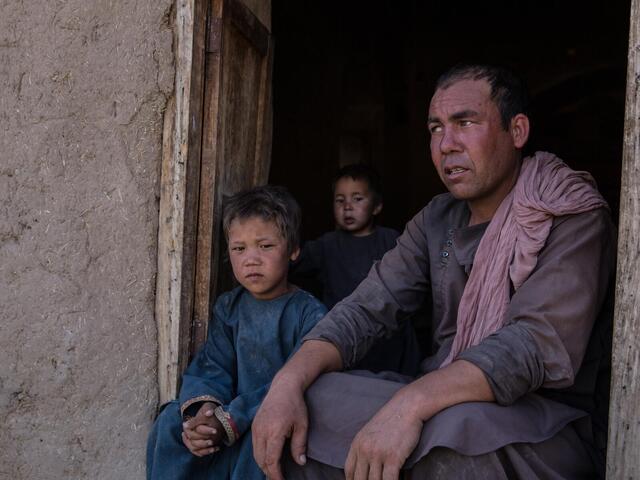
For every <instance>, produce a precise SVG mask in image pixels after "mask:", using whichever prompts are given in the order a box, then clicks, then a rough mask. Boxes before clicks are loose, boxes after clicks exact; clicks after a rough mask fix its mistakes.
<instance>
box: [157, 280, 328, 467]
mask: <svg viewBox="0 0 640 480" xmlns="http://www.w3.org/2000/svg"><path fill="white" fill-rule="evenodd" d="M325 313H326V308H325V307H324V305H322V304H321V303H320V302H319V301H318V300H317V299H316V298H315V297H313V296H312V295H310V294H309V293H307V292H305V291H304V290H298V289H296V290H295V291H293V292H290V293H287V294H286V295H282V296H280V297H278V298H275V299H273V300H257V299H255V298H254V297H253V296H252V295H251V294H250V293H249V292H248V291H247V290H245V289H244V288H242V287H238V288H236V289H234V290H233V291H231V292H228V293H225V294H224V295H221V296H220V298H219V299H218V300H217V301H216V304H215V307H214V313H213V319H212V321H211V322H210V325H211V326H210V328H209V332H208V335H207V341H206V343H205V344H204V346H203V348H202V350H200V352H198V354H197V356H196V358H195V359H194V360H193V362H192V363H191V364H190V365H189V367H188V368H187V370H186V372H185V374H184V376H183V379H182V387H181V389H180V396H179V402H171V403H170V404H169V405H168V406H167V407H166V408H165V409H164V410H163V411H162V412H161V414H160V415H159V417H158V419H157V420H156V423H155V425H154V429H153V431H152V433H151V435H150V436H149V444H148V446H147V478H149V479H165V478H166V479H178V478H184V479H195V478H226V479H238V480H249V479H262V478H264V475H263V473H262V471H261V470H260V469H259V467H258V465H257V464H256V463H255V461H254V459H253V449H252V446H251V433H250V431H249V430H250V428H251V422H252V421H253V417H254V416H255V414H256V411H257V410H258V408H259V407H260V404H261V402H262V400H263V398H264V396H265V395H266V393H267V390H268V389H269V385H270V384H271V380H272V379H273V377H274V375H275V374H276V372H277V371H278V370H279V369H280V368H281V367H282V366H283V365H284V363H285V362H286V361H287V359H288V358H289V357H290V356H291V354H293V352H294V351H295V349H296V348H297V347H298V345H299V343H300V340H301V339H302V337H303V336H304V335H305V334H306V333H308V332H309V330H310V329H311V328H312V327H313V326H314V325H315V324H316V323H317V322H318V320H320V318H322V317H323V316H324V314H325ZM205 401H211V402H215V403H217V404H218V405H220V406H221V408H222V410H223V411H224V412H225V414H226V418H227V420H228V426H229V427H231V428H232V430H233V436H234V437H235V439H232V441H231V442H227V443H228V444H227V445H226V446H225V447H223V449H222V450H221V451H220V452H218V453H215V454H213V455H209V456H207V457H205V458H202V459H200V458H198V457H195V456H194V455H192V454H191V452H190V451H189V450H188V449H187V448H186V447H185V446H184V444H183V443H182V440H181V438H180V435H181V432H182V421H183V415H193V414H195V413H196V412H197V410H198V408H199V407H200V406H201V405H202V402H205ZM216 416H218V415H216ZM218 418H219V417H218ZM225 430H226V428H225ZM229 443H231V444H230V445H229Z"/></svg>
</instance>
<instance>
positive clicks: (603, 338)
mask: <svg viewBox="0 0 640 480" xmlns="http://www.w3.org/2000/svg"><path fill="white" fill-rule="evenodd" d="M469 216H470V212H469V210H468V208H467V206H466V203H464V202H461V201H457V200H455V199H454V198H453V197H452V196H451V195H450V194H443V195H439V196H437V197H435V198H434V199H433V200H432V202H430V203H429V205H427V207H425V208H424V209H423V210H422V211H421V212H420V213H418V214H417V215H416V216H415V217H414V218H413V219H412V220H411V221H410V222H409V223H408V224H407V227H406V229H405V231H404V233H403V234H402V235H401V236H400V237H399V239H398V245H397V247H396V248H395V249H393V250H391V251H389V252H388V253H387V254H386V255H385V256H384V258H383V259H382V260H381V261H380V262H379V263H377V264H376V265H375V266H374V268H372V270H371V272H370V273H369V275H368V277H367V278H366V279H365V280H364V281H363V282H362V284H361V285H360V286H359V287H358V289H357V290H356V291H355V292H354V293H353V294H352V295H350V296H349V297H347V298H346V299H344V300H343V301H342V302H340V303H338V304H337V305H336V306H335V308H333V309H332V310H331V311H330V312H329V314H328V315H327V316H326V317H325V318H324V319H323V320H321V321H320V323H318V325H317V326H316V327H315V328H314V329H313V330H312V331H311V332H310V333H309V334H308V335H307V336H306V337H305V340H309V339H319V340H326V341H330V342H331V343H333V344H334V345H335V346H336V347H337V348H338V350H339V351H340V353H341V355H342V359H343V362H344V366H345V368H347V369H348V368H349V367H350V366H351V365H353V364H354V363H355V362H357V361H358V360H359V359H360V358H362V356H363V355H364V354H365V353H366V352H367V351H368V349H369V348H370V347H371V345H372V344H374V343H375V342H376V341H377V339H378V338H381V337H383V336H384V335H385V334H386V333H387V331H388V330H394V329H396V328H397V324H398V320H399V319H401V318H403V317H404V316H406V315H409V314H410V313H411V312H414V311H415V310H417V309H418V308H419V307H420V306H422V304H423V302H425V301H429V302H430V303H431V310H432V341H431V345H429V346H427V347H428V350H429V351H430V355H429V356H428V357H427V358H426V359H425V360H424V361H423V363H422V370H423V372H425V373H427V372H429V371H432V370H434V369H436V368H438V366H439V365H440V363H441V362H442V360H443V359H444V358H445V357H446V356H447V354H448V352H449V349H450V346H451V342H452V341H453V337H454V335H455V331H456V317H457V311H458V305H459V303H460V299H461V297H462V292H463V290H464V286H465V284H466V281H467V278H468V274H469V272H470V271H471V267H472V264H473V258H474V255H475V251H476V249H477V246H478V244H479V242H480V239H481V237H482V235H483V233H484V231H485V229H486V226H487V224H481V225H475V226H471V227H469V226H467V225H468V222H469ZM614 251H615V239H614V233H613V226H612V223H611V220H610V217H609V213H608V212H607V211H606V210H605V209H599V210H595V211H592V212H588V213H583V214H579V215H570V216H565V217H558V218H556V219H555V220H554V223H553V227H552V230H551V233H550V235H549V238H548V240H547V243H546V245H545V247H544V248H543V250H542V251H541V252H540V255H539V258H538V264H537V266H536V268H535V269H534V271H533V272H532V274H531V276H530V278H529V279H528V280H527V281H526V282H525V283H524V284H523V285H522V286H521V287H520V288H519V289H518V291H516V292H515V293H512V297H511V302H510V306H509V309H508V312H507V322H506V325H505V326H504V327H503V328H501V329H500V330H499V331H498V332H496V333H495V334H493V335H491V336H489V337H488V338H486V339H485V340H484V341H483V342H482V343H480V344H479V345H477V346H474V347H471V348H469V349H468V350H466V351H464V352H462V353H461V354H460V355H459V357H458V358H459V359H464V360H467V361H469V362H471V363H473V364H475V365H476V366H478V367H479V368H480V369H481V370H482V371H483V372H484V373H485V375H486V378H487V380H488V382H489V384H490V386H491V388H492V390H493V393H494V395H495V398H496V402H497V404H498V405H501V406H509V405H514V404H517V405H514V406H515V407H517V408H513V409H507V413H504V412H502V413H500V414H499V415H500V416H501V415H505V414H506V415H510V414H511V413H509V412H511V411H513V412H514V415H515V417H514V418H511V419H510V421H509V422H508V423H507V424H511V425H514V426H513V427H512V428H511V430H512V431H507V432H501V435H498V436H499V437H500V439H499V441H498V442H497V443H496V445H498V448H499V446H500V445H501V444H504V445H506V444H509V443H511V442H513V441H519V442H527V441H540V438H539V437H538V438H533V437H532V438H527V437H526V431H527V427H526V426H525V424H526V423H527V422H528V423H529V424H532V423H540V422H544V423H545V424H548V425H549V426H550V428H549V429H548V431H547V433H546V434H547V435H553V434H555V433H556V432H557V431H559V429H560V428H562V427H563V426H564V425H566V424H567V422H568V421H570V420H568V419H569V418H570V417H571V416H572V415H571V412H572V411H574V412H576V410H573V409H572V408H571V407H576V408H579V409H580V411H583V412H586V413H587V414H590V415H591V416H592V420H593V423H594V433H593V435H592V434H591V433H590V432H587V433H586V434H585V435H584V437H585V440H586V441H587V442H588V443H589V448H591V447H594V448H593V451H594V452H595V451H596V450H600V451H602V449H603V447H604V439H606V412H607V405H606V398H604V399H603V398H600V397H601V395H599V393H598V387H599V386H600V387H601V388H600V390H601V393H602V392H604V394H605V395H604V396H605V397H606V391H607V389H608V388H607V387H608V380H607V378H606V375H598V374H599V373H601V374H602V373H605V374H606V373H607V372H606V370H607V366H608V363H607V362H608V357H607V353H608V352H607V347H608V346H609V345H610V343H609V344H607V342H608V340H607V335H608V334H610V330H609V327H610V313H611V312H610V309H608V308H604V307H603V305H604V306H606V305H607V303H606V302H605V298H606V297H607V292H608V290H609V285H610V283H611V280H612V278H613V272H614V264H615V262H614ZM529 392H536V395H527V397H526V399H525V400H524V401H525V403H526V402H527V401H529V398H530V397H535V399H536V400H535V401H536V402H541V404H544V405H545V407H544V408H542V410H541V412H542V413H541V414H543V415H544V418H540V417H538V418H523V417H522V415H520V414H518V413H517V410H518V408H520V407H519V405H521V404H522V401H518V400H519V399H521V400H522V399H523V396H525V395H526V394H528V393H529ZM549 398H552V399H553V400H554V402H551V401H550V400H547V399H549ZM488 407H489V406H488ZM547 407H548V408H547ZM463 408H464V405H463ZM474 408H475V407H474ZM480 408H483V407H482V406H481V407H480ZM490 408H494V407H493V406H491V407H490ZM443 413H446V411H445V412H443ZM529 413H530V412H529ZM556 413H557V414H556ZM578 416H579V415H577V414H576V416H574V417H573V418H574V419H575V418H577V417H578ZM436 417H438V415H437V416H436ZM436 417H434V419H436V421H437V418H436ZM555 417H557V418H555ZM486 419H487V420H486V423H485V424H484V425H483V424H482V422H479V425H478V428H479V430H478V432H482V429H485V430H488V431H491V429H492V428H493V427H494V421H495V419H492V418H491V416H487V417H486ZM450 421H454V420H450ZM428 423H429V422H428ZM439 423H441V422H439ZM516 426H517V427H516ZM494 429H495V428H494ZM507 430H508V429H507ZM523 431H525V437H524V438H523V437H522V432H523ZM532 431H533V430H532ZM470 433H471V432H470ZM436 435H437V433H436ZM454 440H455V439H454ZM458 441H459V445H458V447H459V448H458V451H461V452H463V453H464V449H465V448H468V447H469V442H473V441H474V440H473V439H465V438H463V439H458ZM437 444H438V443H437V442H436V445H437ZM447 446H448V447H450V448H456V445H455V441H454V444H453V445H452V444H447ZM425 453H426V452H425ZM345 455H346V453H345ZM594 455H595V453H594ZM320 460H322V459H320Z"/></svg>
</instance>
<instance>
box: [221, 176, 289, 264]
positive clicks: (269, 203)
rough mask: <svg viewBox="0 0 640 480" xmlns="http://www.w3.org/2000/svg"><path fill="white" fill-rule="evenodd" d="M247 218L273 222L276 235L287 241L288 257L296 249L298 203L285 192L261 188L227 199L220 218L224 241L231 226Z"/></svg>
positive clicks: (285, 190)
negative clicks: (237, 220) (277, 231)
mask: <svg viewBox="0 0 640 480" xmlns="http://www.w3.org/2000/svg"><path fill="white" fill-rule="evenodd" d="M251 217H259V218H262V219H263V220H265V221H272V222H274V223H275V224H276V226H277V227H278V230H279V231H280V234H281V235H282V236H283V238H285V239H286V240H287V248H288V252H289V254H291V253H293V251H294V250H295V249H296V248H298V246H299V245H300V220H301V217H302V214H301V212H300V206H299V205H298V202H296V200H295V198H293V196H292V195H291V194H290V193H289V192H288V191H287V189H286V188H284V187H279V186H275V185H264V186H261V187H254V188H251V189H249V190H244V191H242V192H238V193H236V194H235V195H231V196H230V197H227V198H226V199H225V202H224V213H223V215H222V229H223V230H224V235H225V237H226V238H227V240H228V239H229V227H230V226H231V222H233V221H234V220H236V219H242V220H244V219H247V218H251Z"/></svg>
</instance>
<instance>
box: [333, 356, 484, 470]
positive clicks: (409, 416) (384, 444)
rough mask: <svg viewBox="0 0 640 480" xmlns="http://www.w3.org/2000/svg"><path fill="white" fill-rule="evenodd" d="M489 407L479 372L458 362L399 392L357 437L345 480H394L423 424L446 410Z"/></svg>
mask: <svg viewBox="0 0 640 480" xmlns="http://www.w3.org/2000/svg"><path fill="white" fill-rule="evenodd" d="M474 401H475V402H483V401H485V402H491V401H494V396H493V392H492V390H491V387H490V386H489V383H488V382H487V379H486V377H485V375H484V373H483V372H482V370H480V369H479V368H478V367H476V366H475V365H473V364H472V363H469V362H466V361H464V360H458V361H455V362H453V363H451V364H450V365H448V366H447V367H445V368H442V369H439V370H435V371H433V372H431V373H429V374H427V375H424V376H423V377H421V378H419V379H418V380H416V381H415V382H413V383H410V384H409V385H407V386H406V387H404V388H402V389H400V390H399V391H398V392H397V393H396V394H395V395H394V396H393V397H392V398H391V400H389V402H387V404H386V405H385V406H384V407H382V408H381V409H380V410H379V411H378V413H376V415H375V416H374V417H373V418H372V419H371V420H370V421H369V422H368V423H367V424H366V425H365V426H364V427H363V428H362V430H360V432H359V433H358V434H357V435H356V437H355V439H354V440H353V443H352V444H351V449H350V450H349V455H348V457H347V463H346V465H345V474H346V478H347V479H349V480H354V479H356V480H360V479H366V478H398V475H399V472H400V469H401V468H402V465H403V464H404V462H405V461H406V459H407V458H408V457H409V455H411V452H412V451H413V450H414V449H415V447H416V445H417V444H418V441H419V440H420V435H421V433H422V426H423V423H424V422H425V421H427V420H429V419H430V418H431V417H432V416H434V415H435V414H436V413H438V412H440V411H442V410H444V409H445V408H447V407H451V406H453V405H457V404H459V403H464V402H474Z"/></svg>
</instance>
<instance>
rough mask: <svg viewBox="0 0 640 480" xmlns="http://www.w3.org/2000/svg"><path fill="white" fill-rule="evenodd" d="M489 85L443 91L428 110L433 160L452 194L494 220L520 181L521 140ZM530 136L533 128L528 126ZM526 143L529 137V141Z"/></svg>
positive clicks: (463, 84)
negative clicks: (505, 120) (503, 117)
mask: <svg viewBox="0 0 640 480" xmlns="http://www.w3.org/2000/svg"><path fill="white" fill-rule="evenodd" d="M490 94H491V89H490V86H489V84H488V83H487V82H486V81H485V80H459V81H457V82H455V83H453V84H452V85H450V86H449V87H448V88H444V89H439V90H437V91H436V92H435V94H434V95H433V98H432V99H431V105H430V106H429V131H430V132H431V158H432V160H433V163H434V165H435V167H436V170H437V171H438V175H440V178H441V179H442V181H443V182H444V184H445V185H446V187H447V188H448V189H449V191H450V192H451V193H452V194H453V196H454V197H456V198H457V199H460V200H466V201H467V202H468V204H469V207H470V209H471V211H472V215H473V214H474V209H476V210H477V211H481V212H483V213H484V212H490V215H493V212H494V211H495V209H496V208H497V207H498V206H499V205H500V202H502V199H503V198H504V197H505V196H506V195H507V194H508V193H509V191H510V190H511V188H512V187H513V185H514V184H515V181H516V179H517V177H518V172H519V167H520V162H519V160H520V153H519V150H518V148H520V147H521V146H522V145H524V143H523V142H522V144H521V142H520V140H519V138H518V139H517V140H516V143H517V145H516V143H514V135H513V133H512V129H511V128H510V129H509V131H506V130H504V129H503V127H502V123H501V118H500V111H499V110H498V107H497V105H496V104H495V103H494V102H493V100H491V97H490ZM527 134H528V123H527ZM524 141H526V138H525V140H524Z"/></svg>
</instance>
